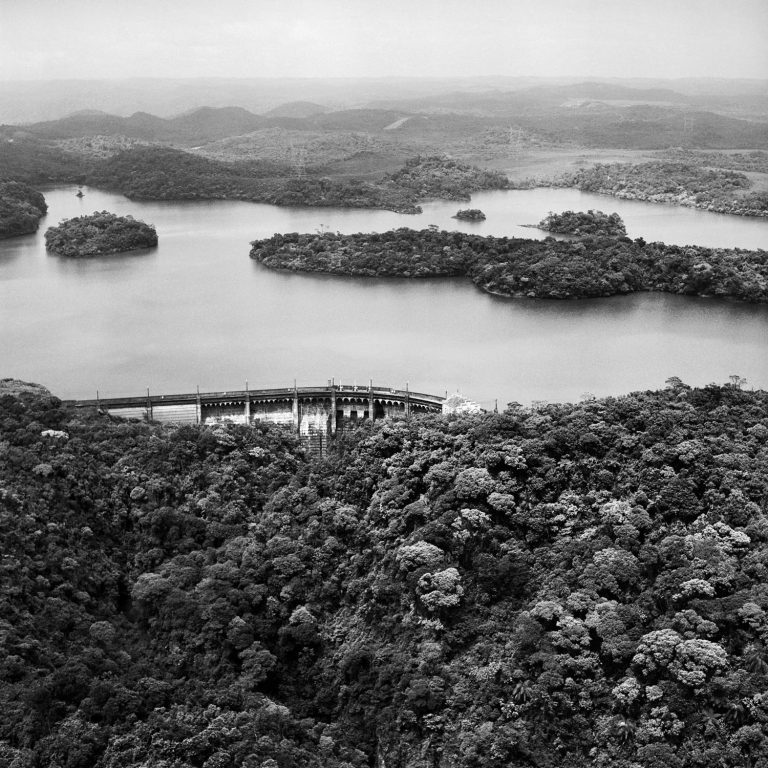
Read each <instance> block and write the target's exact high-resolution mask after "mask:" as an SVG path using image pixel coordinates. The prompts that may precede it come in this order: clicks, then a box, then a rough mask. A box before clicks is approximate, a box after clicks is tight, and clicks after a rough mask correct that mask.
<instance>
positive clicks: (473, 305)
mask: <svg viewBox="0 0 768 768" xmlns="http://www.w3.org/2000/svg"><path fill="white" fill-rule="evenodd" d="M76 191H77V188H76V187H65V188H57V189H53V190H48V191H46V192H45V196H46V200H47V202H48V206H49V211H48V215H47V217H46V218H45V219H43V221H42V222H41V226H40V230H39V232H38V233H37V234H35V235H27V236H23V237H17V238H12V239H9V240H3V241H0V331H1V333H0V377H16V378H21V379H25V380H27V381H34V382H38V383H41V384H43V385H45V386H47V387H48V388H50V389H51V390H52V391H53V392H54V393H55V394H57V395H58V396H60V397H63V398H90V397H95V395H96V390H98V391H99V393H100V395H101V396H102V397H112V396H119V395H139V394H141V393H143V392H146V390H147V388H148V387H149V388H150V390H151V391H152V392H154V393H163V392H165V393H174V392H192V391H194V390H195V387H196V386H199V387H200V389H201V391H209V390H226V389H242V388H244V386H245V382H246V380H247V381H248V382H249V386H250V387H252V388H256V387H284V386H292V385H293V382H294V380H296V381H297V383H298V385H299V386H302V385H313V384H324V383H325V382H326V381H327V380H329V379H331V378H335V379H336V381H337V383H338V382H339V380H341V381H342V383H344V384H353V383H358V384H366V385H367V383H368V380H369V379H373V380H374V382H375V383H379V384H382V385H387V386H392V387H402V388H404V387H405V384H406V382H408V385H409V387H410V388H411V390H415V391H420V392H428V393H433V394H442V393H444V392H445V390H449V391H456V390H457V389H459V390H460V391H461V392H462V393H463V394H466V395H467V396H468V397H470V398H472V399H474V400H477V401H479V402H481V404H482V405H484V406H485V407H493V405H494V400H496V399H498V402H499V406H500V408H503V407H504V406H505V405H506V403H507V402H510V401H518V402H520V403H523V404H524V405H528V404H530V402H531V401H532V400H548V401H551V402H555V401H575V400H577V399H579V397H580V396H581V395H582V394H584V393H587V392H589V393H592V394H594V395H596V396H602V395H611V394H612V395H619V394H625V393H627V392H631V391H634V390H641V389H657V388H661V387H663V386H664V382H665V380H666V379H667V378H669V377H671V376H679V377H680V378H681V379H682V380H683V381H685V382H686V383H688V384H691V385H704V384H707V383H710V382H717V383H724V382H726V381H727V380H728V376H729V375H731V374H739V375H740V376H743V377H745V378H746V379H747V385H746V386H747V388H749V387H751V386H754V387H755V388H768V306H766V305H750V304H742V303H737V302H726V301H720V300H714V299H700V298H689V297H680V296H671V295H667V294H636V295H632V296H622V297H614V298H610V299H595V300H584V301H567V302H558V301H545V300H530V299H528V300H522V299H506V298H498V297H494V296H489V295H487V294H484V293H482V292H481V291H480V290H478V289H477V288H475V287H474V286H473V285H472V283H470V282H469V281H468V280H467V281H464V280H460V279H431V280H408V279H378V280H377V279H367V278H366V279H363V278H341V277H330V276H318V275H300V274H283V273H276V272H272V271H270V270H267V269H265V268H264V267H262V266H261V265H259V264H258V263H256V262H255V261H253V260H251V259H250V258H249V257H248V253H249V250H250V241H251V240H255V239H258V238H263V237H269V236H271V235H273V234H274V233H276V232H310V233H313V232H322V231H334V232H335V231H339V232H342V233H354V232H371V231H377V232H381V231H384V230H387V229H392V228H396V227H411V228H414V229H421V228H425V227H427V226H429V225H430V224H434V225H437V226H439V227H440V228H444V229H449V230H453V229H456V230H462V231H467V232H475V233H477V234H484V235H490V234H492V235H507V236H516V237H529V238H530V237H536V238H542V237H545V236H546V233H544V232H541V231H539V230H537V229H528V228H523V227H521V226H520V225H522V224H535V223H536V222H538V221H539V220H540V219H542V218H543V217H544V216H546V214H547V213H548V212H549V211H563V210H568V209H572V210H588V209H590V208H592V209H599V210H603V211H605V212H611V211H616V212H618V213H619V214H620V215H621V216H622V218H623V219H624V221H625V222H626V225H627V230H628V234H629V236H630V237H633V238H634V237H641V236H642V237H644V238H645V239H646V240H648V241H652V240H661V241H664V242H667V243H676V244H679V245H686V244H696V245H706V246H712V247H741V248H764V249H765V248H768V220H764V219H762V220H761V219H750V218H743V217H737V216H725V215H720V214H712V213H707V212H703V211H697V210H694V209H687V208H679V207H675V206H669V205H661V204H651V203H642V202H634V201H626V200H618V199H614V198H610V197H604V196H598V195H592V194H587V193H582V192H578V191H576V190H569V189H537V190H524V191H501V192H485V193H480V194H477V195H475V196H473V199H472V202H471V204H466V203H456V202H445V201H439V202H431V203H427V204H425V205H424V206H423V208H424V212H423V213H422V214H421V215H417V216H409V215H404V214H396V213H392V212H388V211H371V210H360V209H331V208H278V207H275V206H270V205H260V204H254V203H244V202H232V201H213V202H182V203H178V202H176V203H165V202H136V201H131V200H128V199H127V198H125V197H123V196H121V195H118V194H111V193H107V192H102V191H100V190H95V189H85V190H84V191H85V196H84V197H83V198H77V197H76V196H75V192H76ZM466 207H473V208H480V209H482V210H483V211H484V212H485V213H486V215H487V219H486V220H485V221H484V222H479V223H472V222H466V221H458V220H455V219H453V218H451V217H452V216H453V214H455V213H456V211H457V210H458V209H459V208H466ZM101 210H108V211H111V212H114V213H117V214H119V215H128V214H130V215H132V216H134V217H135V218H137V219H141V220H143V221H146V222H147V223H150V224H153V225H154V226H155V227H156V229H157V233H158V236H159V241H160V243H159V246H158V247H157V248H156V249H153V250H151V251H148V252H137V253H132V254H124V255H121V256H105V257H97V258H91V259H82V260H74V259H64V258H60V257H57V256H53V255H49V254H47V253H46V251H45V246H44V240H43V233H44V232H45V230H46V228H47V227H49V226H52V225H54V224H57V223H58V222H59V221H60V220H61V219H63V218H71V217H73V216H79V215H83V214H90V213H93V212H94V211H101Z"/></svg>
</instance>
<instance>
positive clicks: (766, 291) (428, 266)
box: [251, 228, 768, 301]
mask: <svg viewBox="0 0 768 768" xmlns="http://www.w3.org/2000/svg"><path fill="white" fill-rule="evenodd" d="M251 245H252V248H251V258H253V259H257V260H258V261H260V262H261V263H262V264H264V265H265V266H267V267H271V268H273V269H288V270H293V271H300V272H327V273H331V274H338V275H362V276H385V275H387V276H399V277H437V276H458V275H466V276H467V277H468V278H469V279H471V280H472V282H473V283H475V285H477V286H478V287H479V288H481V289H483V290H485V291H489V292H491V293H496V294H500V295H503V296H527V297H530V298H549V299H565V298H587V297H597V296H612V295H614V294H623V293H632V292H634V291H665V292H668V293H678V294H690V295H700V296H721V297H724V296H728V297H733V298H738V299H742V300H745V301H768V252H766V251H762V250H758V251H747V250H742V249H738V248H737V249H722V248H721V249H718V248H703V247H701V246H685V247H679V246H676V245H665V244H664V243H646V242H645V241H644V240H642V238H638V239H636V240H634V241H633V240H630V239H629V238H627V237H622V238H610V237H584V238H579V239H578V240H576V241H573V242H571V241H569V242H561V241H557V240H554V239H553V238H547V239H545V240H527V239H523V238H507V237H483V236H480V235H471V234H465V233H462V232H446V231H442V230H437V229H436V228H433V229H425V230H421V231H415V230H412V229H405V228H403V229H397V230H392V231H389V232H382V233H380V234H355V235H339V234H334V233H330V232H328V233H324V234H320V235H299V234H295V233H293V234H285V235H274V236H273V237H271V238H268V239H265V240H256V241H254V242H253V243H252V244H251Z"/></svg>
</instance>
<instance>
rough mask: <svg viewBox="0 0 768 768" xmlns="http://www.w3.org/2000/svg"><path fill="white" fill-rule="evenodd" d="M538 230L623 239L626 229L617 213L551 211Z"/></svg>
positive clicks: (540, 223)
mask: <svg viewBox="0 0 768 768" xmlns="http://www.w3.org/2000/svg"><path fill="white" fill-rule="evenodd" d="M538 228H539V229H543V230H546V231H547V232H555V233H559V234H563V235H597V236H600V237H624V236H626V234H627V228H626V227H625V226H624V221H623V220H622V218H621V216H619V214H618V213H603V212H602V211H593V210H591V209H590V210H589V211H586V212H584V211H563V212H562V213H553V212H552V211H550V212H549V214H548V215H547V216H546V217H545V218H543V219H542V220H541V221H540V222H539V224H538Z"/></svg>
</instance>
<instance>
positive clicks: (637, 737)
mask: <svg viewBox="0 0 768 768" xmlns="http://www.w3.org/2000/svg"><path fill="white" fill-rule="evenodd" d="M741 383H742V381H741V380H740V379H739V378H738V377H733V382H732V383H731V384H728V385H725V386H716V385H710V386H707V387H704V388H701V389H691V388H690V387H687V386H686V385H685V384H683V383H682V382H681V381H679V380H678V379H670V380H669V382H668V388H667V389H666V390H664V391H660V392H644V393H635V394H632V395H628V396H624V397H618V398H607V399H603V400H591V401H587V402H584V403H581V404H579V405H541V406H539V407H538V408H537V409H532V410H529V409H523V408H520V407H518V406H516V405H512V406H511V407H510V409H509V410H508V411H507V412H506V413H504V414H501V415H493V414H489V415H485V416H479V417H462V418H443V417H428V418H423V419H413V420H411V421H408V422H406V421H397V422H376V423H374V424H370V423H367V422H366V423H365V424H363V425H362V426H360V427H358V428H357V429H354V430H352V431H351V432H347V433H346V434H345V435H344V436H342V437H340V438H339V439H338V440H337V442H336V444H335V445H334V446H333V447H332V449H331V451H330V453H329V455H328V456H327V457H326V458H318V457H312V456H308V455H305V454H304V452H303V451H302V450H301V448H300V447H299V445H298V444H297V442H296V440H295V438H294V437H293V436H291V435H289V434H287V433H285V432H282V431H280V430H279V429H277V428H276V427H271V426H267V425H260V426H256V427H254V428H246V427H241V426H235V425H229V426H215V427H210V428H209V427H193V426H184V427H173V426H166V427H163V426H159V425H147V424H144V423H138V422H122V421H120V420H114V419H111V418H109V417H107V416H103V415H102V416H97V415H95V414H93V413H84V412H82V411H74V410H71V409H69V408H67V407H64V406H63V405H62V404H61V403H60V402H59V401H58V400H57V399H56V398H52V397H50V396H49V395H46V394H45V393H42V394H40V393H26V394H25V393H22V394H19V395H17V396H11V395H5V396H0V446H2V452H3V460H2V462H0V547H1V548H2V549H1V551H2V554H3V558H2V563H1V567H2V569H3V571H2V579H0V617H1V618H0V621H1V622H2V623H0V630H1V631H0V647H2V653H0V678H1V679H2V682H1V683H0V763H1V764H3V765H9V766H11V765H12V766H14V767H15V768H43V766H46V767H47V766H54V765H56V766H61V768H140V767H141V766H147V765H153V766H166V768H187V767H188V766H203V767H205V768H215V767H220V768H224V767H225V766H226V768H240V767H241V766H242V767H243V768H258V767H266V768H301V766H306V767H307V768H310V767H311V768H321V767H322V768H369V767H370V766H372V765H375V764H379V765H386V766H388V768H433V766H436V765H440V766H444V767H445V768H496V767H498V768H508V767H509V766H540V767H541V768H557V767H558V766H562V765H569V766H573V768H594V767H595V766H597V767H598V768H636V766H643V767H644V768H645V767H647V768H689V767H690V766H702V767H706V768H709V766H715V765H717V766H721V767H722V768H765V766H766V764H767V762H766V755H768V737H767V735H766V724H768V697H766V693H765V691H766V687H768V588H767V587H766V581H767V580H768V554H767V553H768V516H767V514H766V513H767V512H768V453H767V452H766V440H767V439H768V394H766V393H765V392H746V391H743V390H742V389H740V385H741Z"/></svg>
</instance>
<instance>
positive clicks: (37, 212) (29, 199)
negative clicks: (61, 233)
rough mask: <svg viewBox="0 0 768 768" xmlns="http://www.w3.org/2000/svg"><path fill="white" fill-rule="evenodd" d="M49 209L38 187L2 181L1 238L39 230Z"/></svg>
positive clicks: (0, 185)
mask: <svg viewBox="0 0 768 768" xmlns="http://www.w3.org/2000/svg"><path fill="white" fill-rule="evenodd" d="M47 211H48V206H47V205H46V202H45V198H44V197H43V195H42V194H41V193H40V192H38V191H37V190H36V189H33V188H32V187H30V186H29V185H28V184H22V183H21V182H18V181H0V238H6V237H15V236H16V235H29V234H31V233H32V232H37V228H38V226H39V225H40V219H41V218H42V217H43V216H45V214H46V212H47Z"/></svg>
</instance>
